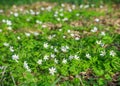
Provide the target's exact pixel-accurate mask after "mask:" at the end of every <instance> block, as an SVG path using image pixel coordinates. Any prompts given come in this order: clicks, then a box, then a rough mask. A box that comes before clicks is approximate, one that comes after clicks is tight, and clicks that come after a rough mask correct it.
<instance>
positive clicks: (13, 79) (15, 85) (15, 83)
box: [10, 72, 17, 86]
mask: <svg viewBox="0 0 120 86" xmlns="http://www.w3.org/2000/svg"><path fill="white" fill-rule="evenodd" d="M10 75H11V78H12V80H13V83H14V85H15V86H17V85H16V83H15V79H14V77H13V76H12V72H10Z"/></svg>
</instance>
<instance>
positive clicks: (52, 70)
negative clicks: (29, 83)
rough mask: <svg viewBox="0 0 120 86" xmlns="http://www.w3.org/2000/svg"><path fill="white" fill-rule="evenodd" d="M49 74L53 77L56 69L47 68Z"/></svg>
mask: <svg viewBox="0 0 120 86" xmlns="http://www.w3.org/2000/svg"><path fill="white" fill-rule="evenodd" d="M49 73H50V74H51V75H54V74H55V73H56V68H54V67H51V68H49Z"/></svg>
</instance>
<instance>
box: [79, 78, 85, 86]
mask: <svg viewBox="0 0 120 86" xmlns="http://www.w3.org/2000/svg"><path fill="white" fill-rule="evenodd" d="M78 78H79V80H80V83H81V86H85V85H84V84H83V82H82V80H81V77H78Z"/></svg>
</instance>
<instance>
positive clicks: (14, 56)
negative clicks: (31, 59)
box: [12, 54, 19, 62]
mask: <svg viewBox="0 0 120 86" xmlns="http://www.w3.org/2000/svg"><path fill="white" fill-rule="evenodd" d="M12 59H13V60H15V61H16V62H18V59H19V56H18V55H16V54H14V55H12Z"/></svg>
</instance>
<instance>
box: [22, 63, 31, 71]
mask: <svg viewBox="0 0 120 86" xmlns="http://www.w3.org/2000/svg"><path fill="white" fill-rule="evenodd" d="M23 66H24V68H25V69H27V71H28V72H31V69H30V68H29V66H28V63H27V62H26V61H24V65H23Z"/></svg>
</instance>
